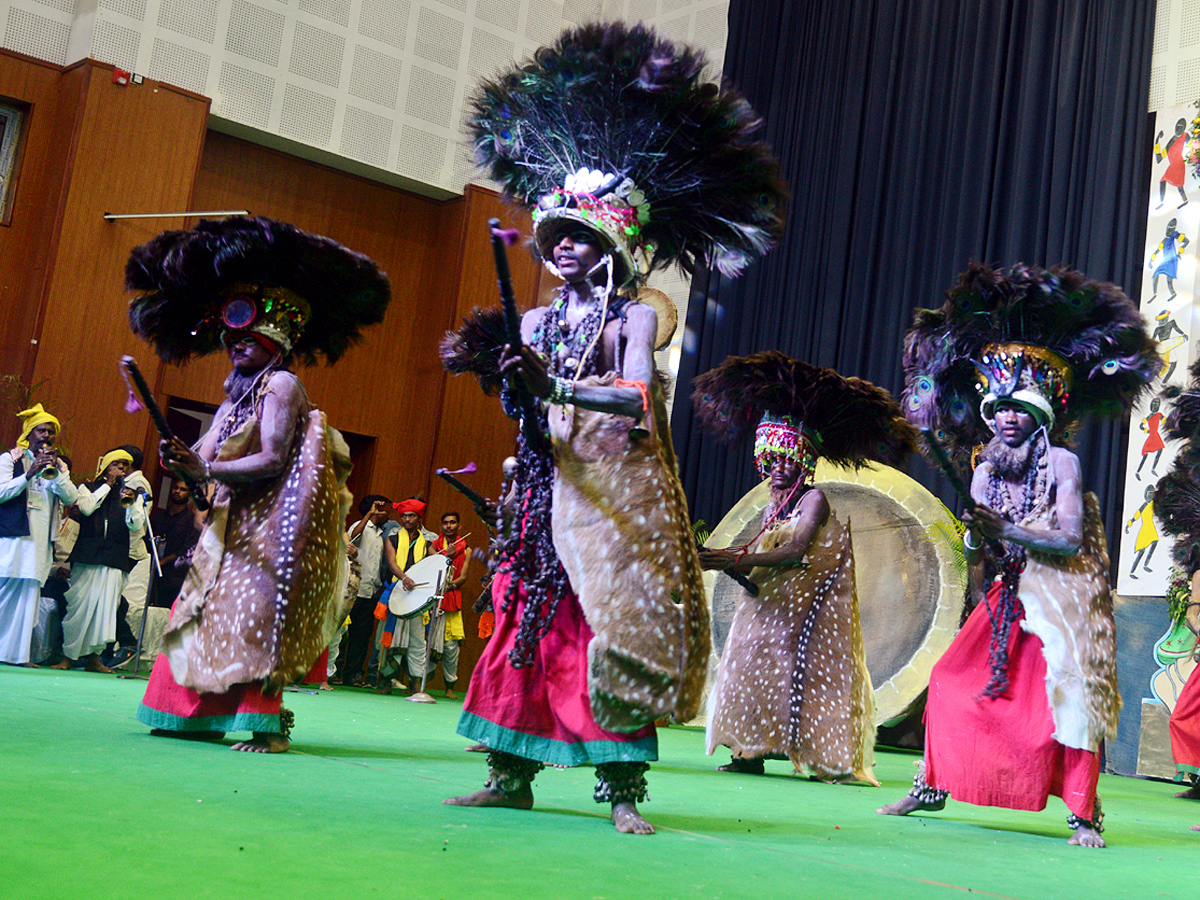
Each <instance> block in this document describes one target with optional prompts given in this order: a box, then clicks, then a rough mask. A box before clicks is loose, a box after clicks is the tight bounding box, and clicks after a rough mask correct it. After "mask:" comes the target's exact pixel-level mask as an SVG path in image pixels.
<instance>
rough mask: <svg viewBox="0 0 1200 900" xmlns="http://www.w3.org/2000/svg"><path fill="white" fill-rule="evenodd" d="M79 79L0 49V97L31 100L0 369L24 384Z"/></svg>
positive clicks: (48, 393) (5, 258)
mask: <svg viewBox="0 0 1200 900" xmlns="http://www.w3.org/2000/svg"><path fill="white" fill-rule="evenodd" d="M80 84H81V79H80V78H78V77H73V76H67V77H64V73H63V69H62V67H61V66H56V65H52V64H50V63H46V62H42V61H40V60H35V59H32V58H30V57H26V56H21V55H20V54H16V53H13V52H11V51H8V50H0V96H3V97H6V98H8V99H11V100H17V101H20V102H21V103H26V104H29V112H28V115H27V116H26V120H25V142H24V152H23V154H22V159H21V162H20V166H19V170H18V173H17V181H16V186H15V191H16V193H15V194H14V198H13V207H12V217H11V221H10V223H9V224H8V225H3V226H0V375H17V376H20V377H21V378H22V379H24V380H25V382H26V383H27V384H28V383H31V380H32V377H33V368H34V359H35V358H36V356H37V352H36V351H37V343H36V341H37V336H38V322H39V320H40V318H41V310H42V285H43V283H44V281H45V279H46V269H47V259H48V257H49V249H50V245H51V238H52V235H53V234H54V227H55V221H56V218H57V208H58V199H59V195H60V193H61V191H62V185H63V175H64V169H65V165H66V159H67V153H66V152H65V150H64V148H66V147H68V146H69V145H70V139H71V126H72V124H73V122H74V112H75V108H76V106H77V105H78V98H79V88H80ZM37 396H38V398H39V399H44V400H47V401H49V400H50V398H51V397H53V396H54V394H53V392H52V389H50V386H46V388H44V389H43V390H42V391H39V392H38V395H37ZM47 405H49V403H47ZM12 411H15V410H12ZM9 412H10V410H8V409H4V410H0V414H3V415H4V419H3V421H0V445H2V446H4V447H11V446H12V442H13V441H15V440H16V436H17V433H18V426H17V421H16V420H15V419H11V418H9V417H8V414H9Z"/></svg>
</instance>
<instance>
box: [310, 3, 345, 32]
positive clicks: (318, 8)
mask: <svg viewBox="0 0 1200 900" xmlns="http://www.w3.org/2000/svg"><path fill="white" fill-rule="evenodd" d="M300 11H301V12H306V13H311V14H312V15H314V16H320V17H321V18H322V19H324V20H325V21H327V22H332V23H333V24H335V25H341V26H342V27H343V28H345V27H346V26H348V25H349V24H350V0H300Z"/></svg>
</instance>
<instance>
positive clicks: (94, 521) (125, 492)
mask: <svg viewBox="0 0 1200 900" xmlns="http://www.w3.org/2000/svg"><path fill="white" fill-rule="evenodd" d="M132 462H133V457H131V456H130V455H129V454H128V453H127V452H125V451H124V450H121V449H116V450H110V451H108V452H107V453H106V454H104V456H102V457H101V458H100V462H99V464H98V465H97V467H96V480H95V481H91V482H89V483H87V484H83V485H80V486H79V488H78V498H77V500H76V503H77V506H78V509H79V513H80V519H79V537H78V539H77V540H76V541H75V549H73V550H72V551H71V557H70V563H71V587H70V588H68V589H67V593H66V600H67V614H66V616H64V617H63V623H62V625H63V656H64V657H65V658H64V659H62V660H60V661H59V662H58V663H56V664H55V666H54V668H56V669H66V668H70V667H71V666H73V665H74V664H75V663H76V662H77V661H81V660H82V661H83V663H84V665H85V667H86V668H87V670H88V671H89V672H102V673H111V672H112V669H110V668H109V667H108V666H106V665H104V663H102V662H101V661H100V651H102V650H103V649H104V647H105V645H106V644H108V643H109V642H110V641H112V640H113V639H114V638H116V636H117V605H118V604H119V603H120V601H121V591H122V590H124V588H125V581H126V579H127V578H128V577H129V570H130V569H132V568H133V560H132V559H131V558H130V556H129V535H130V533H131V532H135V531H137V530H138V529H139V528H142V527H144V525H145V521H146V513H145V509H144V508H143V506H142V504H140V503H128V505H126V504H125V503H122V500H126V501H128V500H130V499H132V496H133V491H131V490H130V489H129V488H126V487H125V476H126V475H127V474H129V466H130V463H132Z"/></svg>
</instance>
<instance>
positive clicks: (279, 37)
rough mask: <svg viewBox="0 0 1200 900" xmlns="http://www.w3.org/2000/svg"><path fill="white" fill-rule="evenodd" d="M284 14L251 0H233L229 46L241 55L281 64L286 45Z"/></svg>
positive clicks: (226, 42) (228, 35) (226, 47)
mask: <svg viewBox="0 0 1200 900" xmlns="http://www.w3.org/2000/svg"><path fill="white" fill-rule="evenodd" d="M283 24H284V17H283V14H282V13H280V12H277V11H276V10H273V9H265V8H263V7H261V6H258V5H256V4H254V3H249V2H247V0H233V5H232V6H231V7H230V11H229V31H228V32H227V34H226V37H225V49H226V50H228V51H229V52H230V53H233V54H236V55H237V56H244V57H246V58H247V59H253V60H255V61H256V62H260V63H262V64H263V65H266V66H271V67H277V66H278V65H279V52H280V48H281V47H282V46H283Z"/></svg>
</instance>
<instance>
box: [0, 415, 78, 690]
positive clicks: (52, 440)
mask: <svg viewBox="0 0 1200 900" xmlns="http://www.w3.org/2000/svg"><path fill="white" fill-rule="evenodd" d="M17 415H18V417H19V418H21V419H23V420H24V421H23V424H22V428H21V436H20V437H19V438H18V439H17V446H16V447H14V448H13V449H12V450H10V451H8V452H7V453H4V454H3V455H0V662H5V663H12V664H15V665H25V666H29V665H33V662H32V661H31V660H30V659H29V642H30V639H31V637H32V635H33V626H34V624H36V622H37V610H38V598H39V597H40V596H41V592H42V591H41V589H42V584H43V583H44V582H45V581H46V576H47V575H49V573H50V563H51V559H52V557H53V553H54V548H53V544H52V542H51V536H52V535H54V534H57V533H58V523H59V519H60V518H61V516H62V510H63V507H64V506H70V505H71V504H72V503H74V502H75V494H76V491H75V485H74V484H73V483H72V482H71V475H70V472H69V471H68V470H67V467H66V466H65V465H63V464H62V463H60V462H59V461H58V457H57V454H56V452H55V449H54V448H55V445H56V444H57V443H58V431H59V427H60V426H59V423H58V419H56V418H54V416H52V415H50V413H48V412H46V411H45V410H44V409H42V404H40V403H38V404H36V405H35V406H33V407H31V408H29V409H26V410H22V411H21V412H19V413H18V414H17Z"/></svg>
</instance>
